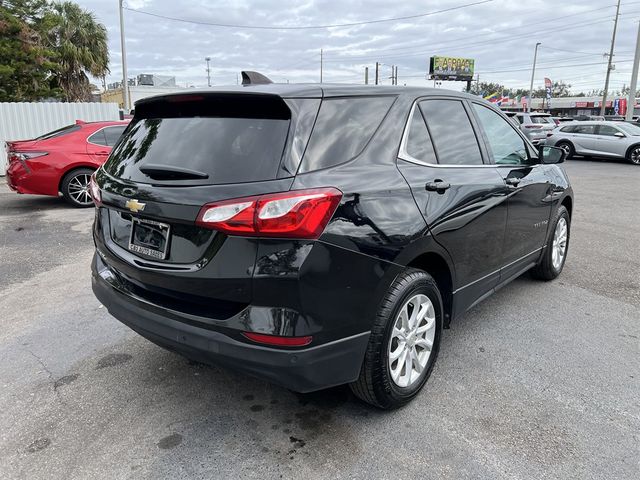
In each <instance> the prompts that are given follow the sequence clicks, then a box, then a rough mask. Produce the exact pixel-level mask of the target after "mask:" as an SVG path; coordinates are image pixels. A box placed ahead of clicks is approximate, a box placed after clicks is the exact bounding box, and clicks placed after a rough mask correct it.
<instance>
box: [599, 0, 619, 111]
mask: <svg viewBox="0 0 640 480" xmlns="http://www.w3.org/2000/svg"><path fill="white" fill-rule="evenodd" d="M619 15H620V0H618V6H617V7H616V19H615V21H614V22H613V35H612V36H611V50H609V63H607V76H606V78H605V81H604V92H602V105H601V106H600V115H604V114H605V110H606V108H607V90H609V76H610V75H611V64H612V62H613V47H614V46H615V44H616V30H617V29H618V17H619Z"/></svg>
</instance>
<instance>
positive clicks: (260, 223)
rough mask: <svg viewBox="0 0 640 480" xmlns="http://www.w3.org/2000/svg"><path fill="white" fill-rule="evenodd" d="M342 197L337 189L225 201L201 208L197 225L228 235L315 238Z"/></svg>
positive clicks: (318, 189) (284, 193)
mask: <svg viewBox="0 0 640 480" xmlns="http://www.w3.org/2000/svg"><path fill="white" fill-rule="evenodd" d="M341 198H342V192H341V191H340V190H338V189H335V188H316V189H310V190H296V191H291V192H282V193H272V194H268V195H260V196H254V197H244V198H237V199H234V200H225V201H223V202H215V203H210V204H207V205H205V206H204V207H202V208H201V209H200V213H199V214H198V218H197V220H196V224H197V225H200V226H201V227H206V228H213V229H216V230H220V231H222V232H224V233H227V234H229V235H245V236H256V237H280V238H307V239H316V238H318V237H319V236H320V235H321V234H322V232H323V231H324V228H325V227H326V226H327V223H329V220H330V219H331V217H332V216H333V213H334V212H335V210H336V208H337V207H338V204H339V203H340V199H341Z"/></svg>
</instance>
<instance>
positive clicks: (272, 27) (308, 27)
mask: <svg viewBox="0 0 640 480" xmlns="http://www.w3.org/2000/svg"><path fill="white" fill-rule="evenodd" d="M493 1H494V0H480V1H476V2H472V3H466V4H464V5H457V6H455V7H449V8H444V9H442V10H434V11H432V12H426V13H419V14H416V15H405V16H402V17H393V18H382V19H377V20H367V21H362V22H349V23H335V24H331V25H305V26H300V25H298V26H278V25H240V24H233V23H214V22H205V21H201V20H188V19H186V18H178V17H170V16H168V15H161V14H159V13H153V12H147V11H145V10H138V9H133V8H129V7H124V9H125V10H128V11H130V12H135V13H139V14H142V15H149V16H151V17H156V18H163V19H165V20H172V21H175V22H183V23H191V24H194V25H207V26H209V27H223V28H244V29H254V30H318V29H324V28H341V27H355V26H358V25H370V24H373V23H384V22H397V21H400V20H411V19H414V18H423V17H429V16H432V15H437V14H439V13H447V12H452V11H454V10H461V9H463V8H467V7H473V6H476V5H482V4H485V3H490V2H493Z"/></svg>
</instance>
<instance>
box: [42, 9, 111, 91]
mask: <svg viewBox="0 0 640 480" xmlns="http://www.w3.org/2000/svg"><path fill="white" fill-rule="evenodd" d="M45 22H46V26H47V28H46V31H47V40H48V43H49V44H50V46H51V48H52V49H53V50H54V51H55V52H56V55H55V59H54V61H56V63H57V64H58V67H57V69H56V70H55V71H54V74H53V76H54V78H55V80H56V82H57V84H58V85H59V86H60V88H62V90H63V92H64V94H65V97H66V99H67V101H69V102H77V101H83V100H87V99H88V97H89V96H90V94H91V83H90V82H89V75H91V76H93V77H96V78H102V77H104V76H105V75H106V74H107V73H109V48H108V46H107V29H106V28H105V26H104V25H102V24H101V23H98V22H97V21H96V18H95V16H94V15H93V14H92V13H91V12H88V11H86V10H84V9H82V8H81V7H80V6H78V5H77V4H75V3H73V2H68V1H67V2H56V3H54V4H53V5H52V10H51V13H50V14H49V15H48V18H46V19H45Z"/></svg>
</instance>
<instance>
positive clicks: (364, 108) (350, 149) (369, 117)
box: [300, 96, 395, 173]
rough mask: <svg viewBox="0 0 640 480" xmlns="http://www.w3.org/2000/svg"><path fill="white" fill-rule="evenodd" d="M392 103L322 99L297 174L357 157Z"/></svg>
mask: <svg viewBox="0 0 640 480" xmlns="http://www.w3.org/2000/svg"><path fill="white" fill-rule="evenodd" d="M394 100H395V97H380V96H378V97H353V98H327V99H324V100H323V101H322V104H321V105H320V112H319V113H318V118H317V119H316V124H315V126H314V127H313V133H312V134H311V139H310V140H309V144H308V145H307V150H306V152H305V154H304V157H303V159H302V164H301V165H300V173H304V172H310V171H313V170H319V169H321V168H327V167H332V166H334V165H338V164H340V163H345V162H348V161H349V160H351V159H353V158H355V157H357V156H358V155H360V153H362V150H363V149H364V147H365V146H366V145H367V143H369V140H371V137H373V134H374V133H375V131H376V130H377V128H378V126H379V125H380V123H382V120H383V119H384V117H385V115H386V114H387V112H388V111H389V108H390V107H391V105H392V104H393V101H394Z"/></svg>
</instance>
